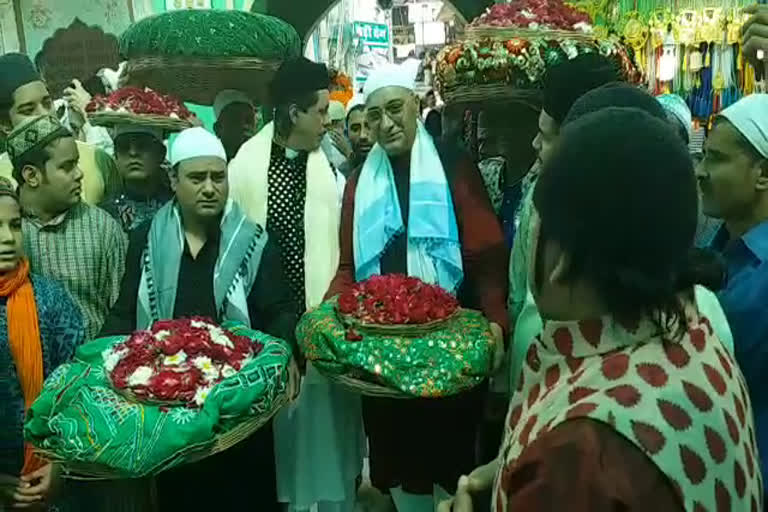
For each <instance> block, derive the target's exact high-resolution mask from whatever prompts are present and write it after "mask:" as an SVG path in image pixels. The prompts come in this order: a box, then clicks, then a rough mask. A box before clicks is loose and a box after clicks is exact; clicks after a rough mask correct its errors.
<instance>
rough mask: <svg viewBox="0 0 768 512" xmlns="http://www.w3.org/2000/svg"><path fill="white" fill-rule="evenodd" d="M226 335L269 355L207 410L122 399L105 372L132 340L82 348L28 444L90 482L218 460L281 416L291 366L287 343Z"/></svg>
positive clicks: (54, 385) (35, 421)
mask: <svg viewBox="0 0 768 512" xmlns="http://www.w3.org/2000/svg"><path fill="white" fill-rule="evenodd" d="M222 327H224V328H225V329H228V330H229V331H231V332H233V333H235V334H237V335H240V336H247V337H248V338H251V339H253V340H257V341H259V342H261V343H263V344H264V348H263V350H262V351H261V352H260V353H259V355H258V356H257V357H256V358H255V359H254V360H253V361H252V362H251V363H249V364H248V365H247V366H246V367H245V368H243V369H242V370H241V371H240V372H238V374H236V375H234V376H232V377H230V378H228V379H225V380H223V381H222V382H220V383H219V384H218V385H217V386H216V387H215V388H214V389H213V390H212V391H211V393H210V395H209V396H208V398H207V400H206V401H205V404H204V405H203V407H202V408H201V409H190V408H186V407H170V408H168V407H159V406H151V405H143V404H139V403H136V402H132V401H129V400H127V399H126V398H124V397H123V396H122V395H120V394H118V393H117V392H116V391H115V390H114V389H113V388H112V386H111V384H110V382H109V380H108V377H107V375H106V374H105V372H104V368H103V360H102V352H103V351H104V350H105V349H107V348H109V347H111V346H112V345H114V344H116V343H119V342H121V341H123V340H124V339H125V337H122V336H119V337H110V338H102V339H100V340H95V341H92V342H90V343H87V344H85V345H82V346H81V347H80V348H79V349H78V351H77V353H76V355H75V359H74V360H73V362H71V363H68V364H65V365H62V366H60V367H59V368H58V369H56V370H55V371H54V372H53V373H52V374H51V375H50V376H49V377H48V379H46V381H45V385H44V387H43V391H42V393H41V394H40V396H39V397H38V399H37V400H35V402H34V404H32V407H31V408H30V410H29V413H28V414H27V418H26V422H25V425H24V437H25V438H26V439H27V440H28V441H30V442H32V443H33V444H34V445H35V447H37V448H38V449H40V450H42V451H44V452H46V453H47V454H48V455H49V456H50V457H51V458H53V459H56V460H60V461H62V462H63V464H64V466H65V468H67V469H68V470H70V471H72V472H73V473H79V474H86V475H88V476H101V477H118V478H139V477H143V476H147V475H150V474H155V473H158V472H160V471H163V470H166V469H169V468H171V467H174V466H178V465H180V464H183V463H185V462H187V461H191V460H195V458H198V457H199V456H200V454H201V453H203V454H205V453H207V454H208V455H210V454H212V453H213V451H215V450H216V449H218V448H216V447H221V446H222V445H223V444H227V443H228V442H229V441H232V440H233V439H235V438H238V436H239V435H240V433H241V432H242V430H243V428H244V427H245V425H246V424H248V423H251V422H258V421H259V420H267V419H268V418H269V417H271V416H272V415H273V414H274V413H275V412H277V409H278V408H279V406H280V405H281V404H282V402H283V400H284V397H285V390H286V387H287V384H288V371H287V367H288V362H289V361H290V358H291V349H290V347H289V346H288V345H287V344H286V343H285V342H283V341H282V340H279V339H277V338H273V337H271V336H268V335H266V334H263V333H261V332H257V331H253V330H250V329H246V328H245V327H244V326H242V324H237V323H234V322H226V323H224V324H223V325H222ZM238 439H239V438H238ZM235 440H237V439H235ZM269 456H271V454H269Z"/></svg>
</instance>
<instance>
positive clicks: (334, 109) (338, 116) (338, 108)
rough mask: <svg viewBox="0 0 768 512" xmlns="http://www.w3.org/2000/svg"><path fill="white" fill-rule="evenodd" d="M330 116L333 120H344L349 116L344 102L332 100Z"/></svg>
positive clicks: (329, 109) (329, 110) (329, 106)
mask: <svg viewBox="0 0 768 512" xmlns="http://www.w3.org/2000/svg"><path fill="white" fill-rule="evenodd" d="M328 116H329V117H330V118H331V122H333V121H343V120H344V119H346V118H347V111H346V109H345V108H344V104H343V103H342V102H340V101H336V100H331V102H330V104H329V105H328Z"/></svg>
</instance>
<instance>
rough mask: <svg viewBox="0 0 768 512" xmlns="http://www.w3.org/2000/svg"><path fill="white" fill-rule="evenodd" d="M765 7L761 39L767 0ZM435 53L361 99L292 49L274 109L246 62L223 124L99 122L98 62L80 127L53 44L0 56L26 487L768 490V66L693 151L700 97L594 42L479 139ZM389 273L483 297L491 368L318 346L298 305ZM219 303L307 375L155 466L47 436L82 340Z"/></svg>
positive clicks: (13, 389)
mask: <svg viewBox="0 0 768 512" xmlns="http://www.w3.org/2000/svg"><path fill="white" fill-rule="evenodd" d="M749 12H750V13H751V14H753V15H754V16H753V18H752V19H751V20H750V22H749V23H748V24H747V25H746V26H745V37H746V41H745V54H749V55H751V54H752V53H753V52H755V51H756V50H757V48H758V47H760V46H761V45H762V46H768V45H766V43H768V28H766V27H768V11H766V10H764V9H763V10H760V9H758V8H754V9H750V10H749ZM747 50H748V51H749V52H748V51H747ZM757 64H758V65H760V63H759V62H758V63H757ZM414 71H415V70H414V69H412V67H411V66H396V65H387V66H385V67H383V68H381V69H378V70H376V71H375V72H374V73H373V74H372V75H371V76H370V77H369V79H368V81H367V82H366V84H365V88H364V90H363V91H362V93H361V94H360V95H358V96H356V97H355V98H354V99H353V100H352V101H351V102H350V104H349V105H347V106H346V107H345V106H344V105H342V104H340V103H337V102H332V101H330V99H329V95H330V94H329V87H330V81H329V74H328V70H327V69H326V67H325V66H324V65H322V64H316V63H313V62H310V61H308V60H307V59H304V58H299V59H294V60H290V61H286V62H285V63H284V64H283V65H282V67H281V68H280V70H279V71H278V72H277V74H276V76H275V78H274V81H273V84H272V87H271V101H272V105H273V106H274V115H273V116H270V117H272V118H273V120H272V121H270V122H268V123H266V124H265V125H264V126H263V127H262V128H260V129H259V130H258V131H257V130H256V126H257V125H258V119H257V115H256V113H257V109H256V108H255V106H254V104H253V103H252V100H251V99H250V98H248V97H247V96H245V95H244V94H242V93H240V92H238V91H234V90H228V91H222V92H221V93H220V94H219V95H218V97H217V99H216V102H215V105H214V111H215V115H216V118H217V121H216V124H215V126H214V130H213V131H214V133H211V132H209V131H206V130H205V129H204V128H202V127H196V128H189V129H187V130H184V131H182V132H181V133H180V134H179V135H178V136H177V137H176V138H175V140H174V141H173V143H172V144H170V145H169V144H168V143H167V141H166V137H167V135H168V134H167V133H163V132H162V131H160V130H157V129H155V128H152V127H149V126H142V125H141V124H140V123H139V124H137V123H133V124H125V125H118V126H116V127H114V129H113V130H111V131H110V132H106V131H104V130H100V129H94V127H92V126H90V124H89V123H88V118H87V114H86V113H85V109H84V103H85V102H86V99H87V93H84V92H83V90H82V84H80V83H79V82H73V85H72V87H71V88H70V89H68V90H67V93H66V94H65V99H64V101H65V102H66V104H67V108H68V109H69V110H72V111H76V112H78V113H79V115H80V118H78V119H79V122H78V123H75V125H76V126H72V125H70V126H66V123H62V121H61V119H59V117H57V116H56V109H55V108H54V99H53V98H52V97H51V95H50V93H49V90H48V88H47V86H46V84H45V82H44V80H43V79H42V78H41V77H40V75H39V74H38V72H37V70H36V69H35V67H34V65H33V64H32V62H31V61H30V60H29V59H28V58H27V57H26V56H24V55H21V54H7V55H4V56H1V57H0V125H2V126H3V128H5V131H6V132H7V141H6V145H7V153H5V154H3V155H2V156H0V297H2V304H1V305H0V307H1V311H0V377H2V378H1V379H0V411H1V413H0V432H2V433H0V510H5V509H9V510H12V509H15V508H29V507H33V508H38V509H46V508H48V509H58V510H81V511H85V510H88V511H91V510H93V511H102V510H104V511H116V510H117V511H123V510H125V511H144V510H161V511H167V510H213V509H216V510H250V509H254V510H285V509H286V508H287V509H288V510H291V511H297V512H299V511H300V512H304V511H309V510H314V509H317V510H318V511H320V512H351V511H352V510H355V507H363V508H365V509H369V510H374V511H379V510H381V511H386V510H395V509H396V510H398V511H401V512H404V511H405V512H409V511H428V510H434V508H435V507H436V506H439V507H440V509H441V510H446V511H447V510H455V511H460V512H465V511H470V510H473V509H482V508H486V507H488V506H491V507H492V508H494V509H495V510H496V511H497V512H501V511H502V510H510V511H516V510H537V511H538V510H541V511H545V510H547V511H548V510H571V511H576V512H579V511H587V510H590V511H609V510H627V511H640V510H650V509H652V508H653V509H658V510H663V511H667V510H675V511H678V510H685V511H694V510H768V509H764V508H763V507H764V502H763V494H764V483H763V480H762V476H761V475H762V471H761V468H762V467H764V466H763V465H762V464H761V459H760V457H759V449H760V448H762V449H764V450H765V449H768V448H766V447H767V446H768V402H767V400H766V396H764V395H763V394H762V384H763V381H762V380H761V375H762V371H763V370H765V369H766V368H768V350H767V349H766V348H765V346H764V345H765V344H766V343H767V342H768V309H767V308H768V306H767V305H768V95H765V94H754V95H751V96H748V97H745V98H743V99H741V100H740V101H739V102H737V103H736V104H734V105H733V106H731V107H729V108H728V109H726V110H724V111H723V112H722V113H721V114H719V115H718V116H717V117H716V118H715V119H714V122H713V124H712V128H711V130H709V134H708V138H707V140H706V142H705V144H704V147H703V154H702V155H701V158H699V159H698V160H700V161H699V162H698V164H697V165H696V166H695V167H694V156H693V155H692V154H691V151H690V148H689V142H690V141H689V137H690V126H691V117H690V111H688V110H686V109H687V107H686V105H685V103H684V102H682V101H681V100H680V98H670V97H666V98H660V99H656V98H654V97H652V96H651V95H649V94H648V93H647V92H646V91H645V90H643V89H641V88H638V87H635V86H632V85H629V84H626V83H622V82H621V79H620V74H619V72H618V70H617V69H616V68H615V66H614V64H613V63H612V61H611V60H609V59H608V58H606V57H603V56H600V55H596V54H586V55H582V56H579V57H577V58H575V59H573V60H571V61H568V62H565V63H562V64H559V65H558V66H555V67H553V68H551V69H550V70H549V71H548V72H547V75H546V77H545V80H544V84H543V91H542V98H541V109H540V111H538V112H534V111H533V110H532V109H530V107H526V110H525V111H524V112H523V111H520V112H522V113H520V114H519V116H518V117H514V118H509V117H508V116H505V115H504V114H502V113H500V112H504V110H503V109H502V110H501V111H494V110H493V109H489V110H487V111H485V112H483V115H482V116H481V120H480V139H481V140H480V151H479V154H478V155H475V156H472V154H471V151H470V150H471V144H467V143H466V141H465V140H460V139H459V138H458V137H456V134H455V133H453V132H452V131H446V132H445V133H444V134H441V133H440V132H438V131H436V130H434V129H429V130H428V129H427V127H426V126H425V123H424V122H423V121H422V119H423V118H426V117H428V116H432V117H433V118H434V114H435V113H436V111H435V110H434V104H433V103H431V101H432V99H430V100H429V101H430V103H428V104H427V110H426V111H425V110H423V105H422V103H421V102H420V100H419V98H418V97H417V96H416V94H415V92H414V90H415V73H414ZM171 92H172V91H171ZM536 116H538V118H537V120H538V125H537V126H536V125H535V124H533V123H532V122H528V121H533V120H536ZM516 122H517V125H519V126H516V127H515V128H514V130H513V129H511V128H510V125H514V124H515V123H516ZM523 125H525V126H523ZM527 125H530V126H528V127H527V128H526V126H527ZM518 128H519V129H518ZM515 137H516V138H515ZM107 139H108V140H107ZM525 147H528V148H530V149H528V150H523V149H522V148H525ZM110 153H111V154H110ZM694 169H695V170H694ZM704 216H708V217H711V218H717V219H720V220H721V221H722V222H721V223H720V224H718V229H717V232H716V233H715V235H714V237H713V239H712V240H711V241H710V242H708V243H707V244H705V245H707V247H705V248H701V247H699V248H696V245H697V236H698V235H697V234H699V233H700V232H701V225H702V222H703V219H704ZM698 245H702V244H698ZM388 273H401V274H408V275H411V276H415V277H419V278H421V279H422V280H424V281H426V282H430V283H435V284H438V285H440V286H441V287H443V288H444V289H446V290H448V291H450V292H451V293H454V294H455V295H456V296H457V298H458V299H459V302H460V303H461V305H462V306H463V307H466V308H473V309H477V310H479V311H481V312H482V313H483V314H484V316H485V317H486V319H487V320H488V321H489V325H490V330H491V333H492V335H493V339H494V361H493V369H492V370H493V371H492V373H493V379H492V380H493V381H494V382H492V383H491V385H490V386H489V383H488V382H486V383H485V384H483V385H481V386H479V387H477V388H475V389H473V390H470V391H466V392H463V393H460V394H457V395H455V396H451V397H447V398H442V399H432V400H427V399H413V400H393V399H385V398H375V397H361V396H360V395H357V394H354V393H352V392H350V391H347V390H345V389H343V388H341V387H339V386H337V385H335V384H332V383H331V382H330V381H329V380H328V379H327V378H325V377H323V376H322V375H321V374H319V373H318V372H317V370H316V369H315V368H314V367H313V366H312V365H311V363H307V362H306V361H304V360H303V358H302V357H301V350H300V349H299V347H298V346H297V344H296V337H295V326H296V322H297V321H298V319H299V318H300V316H301V315H302V314H303V313H304V312H305V311H307V310H308V309H311V308H314V307H316V306H318V305H319V304H320V303H321V302H322V301H323V300H325V299H327V298H329V297H332V296H333V295H335V294H337V293H339V292H341V291H343V290H344V289H345V288H347V287H349V286H351V285H352V284H353V283H355V282H357V281H361V280H364V279H366V278H368V277H370V276H372V275H376V274H388ZM193 315H200V316H206V317H210V318H214V319H216V320H217V321H223V320H239V321H242V322H244V323H246V324H247V325H250V326H251V327H252V328H254V329H258V330H261V331H264V332H266V333H269V334H271V335H274V336H276V337H279V338H281V339H284V340H286V342H288V343H289V344H291V346H292V347H293V354H294V357H293V359H292V361H291V363H290V368H289V373H290V382H291V384H290V389H289V394H290V398H291V399H292V400H293V403H292V404H291V405H290V406H288V407H285V408H284V409H283V410H282V411H281V412H280V413H279V414H278V415H277V416H276V417H275V419H274V420H273V421H272V422H270V423H269V424H268V425H267V426H265V427H264V428H262V429H261V430H259V431H258V432H257V433H255V434H254V435H253V436H251V437H250V438H248V439H247V440H245V441H243V442H242V443H240V444H238V445H236V446H235V447H233V448H231V449H229V450H227V451H224V452H222V453H220V454H217V455H214V456H212V457H209V458H207V459H205V460H202V461H200V462H197V463H194V464H189V465H185V466H181V467H179V468H176V469H173V470H170V471H166V472H163V473H160V474H159V475H156V476H155V477H152V478H143V479H136V480H111V481H109V480H108V481H78V480H71V479H64V478H62V475H61V474H60V468H59V467H58V466H57V465H56V464H51V463H50V462H48V461H46V460H44V459H42V458H41V457H40V456H39V455H37V454H36V453H35V451H34V449H33V447H32V446H31V445H29V444H28V443H25V442H24V436H23V421H24V415H25V411H26V410H27V409H28V408H29V406H30V404H31V403H32V402H33V401H34V399H35V397H36V396H37V395H38V394H39V393H40V390H41V389H42V385H43V381H44V379H45V378H46V377H47V376H49V375H50V374H51V372H53V370H55V368H56V367H58V366H59V365H61V364H63V363H65V362H66V361H67V360H69V359H70V358H71V357H73V354H74V351H75V349H76V347H77V346H79V345H81V344H83V343H88V341H89V340H92V339H94V338H97V337H100V336H106V335H112V334H126V333H130V332H132V331H134V330H137V329H145V328H147V327H148V326H150V325H152V323H154V322H155V321H157V320H162V319H169V318H181V317H188V316H193ZM500 390H501V392H502V393H503V394H504V395H503V396H504V407H505V408H506V405H507V404H509V407H508V414H507V418H506V420H504V421H501V420H499V421H498V422H497V424H496V425H495V434H494V433H493V432H494V428H491V429H490V431H491V434H490V435H483V436H479V434H480V432H481V430H483V431H484V430H485V429H483V428H482V426H483V422H484V420H485V418H486V415H487V408H486V404H487V403H488V397H489V396H490V395H492V394H494V393H498V392H499V391H500ZM502 431H503V433H502ZM486 433H487V432H486ZM483 444H488V445H489V446H490V448H489V449H488V450H483V449H481V448H480V446H481V445H483ZM485 452H488V454H490V455H488V454H486V453H485ZM366 457H367V459H368V461H369V470H368V471H364V460H365V459H366ZM363 477H364V478H363ZM361 480H365V481H364V482H362V484H361ZM489 498H490V500H489Z"/></svg>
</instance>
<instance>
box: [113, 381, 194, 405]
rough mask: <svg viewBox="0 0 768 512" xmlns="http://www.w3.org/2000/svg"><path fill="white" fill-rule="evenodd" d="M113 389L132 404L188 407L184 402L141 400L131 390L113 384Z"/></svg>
mask: <svg viewBox="0 0 768 512" xmlns="http://www.w3.org/2000/svg"><path fill="white" fill-rule="evenodd" d="M112 389H114V390H115V392H116V393H118V394H120V395H122V396H124V397H125V399H126V400H128V401H130V402H136V403H138V404H148V405H157V406H159V407H179V406H185V405H187V402H185V401H182V400H153V399H151V398H143V397H142V398H140V397H138V396H136V394H135V393H134V392H133V391H131V390H130V389H128V388H123V389H120V388H118V387H117V386H115V385H114V384H112Z"/></svg>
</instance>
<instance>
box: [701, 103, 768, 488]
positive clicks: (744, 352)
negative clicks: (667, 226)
mask: <svg viewBox="0 0 768 512" xmlns="http://www.w3.org/2000/svg"><path fill="white" fill-rule="evenodd" d="M697 175H698V178H699V183H700V185H701V192H702V202H703V209H704V213H705V214H707V215H709V216H712V217H717V218H721V219H723V221H724V225H723V226H722V228H721V229H720V230H719V232H718V233H717V235H716V236H715V239H714V241H713V243H712V247H713V248H714V249H716V250H717V251H719V252H720V253H721V254H722V255H723V258H724V259H725V263H726V266H727V282H726V286H725V288H724V289H723V290H722V291H721V292H720V294H719V298H720V302H721V303H722V306H723V309H724V310H725V314H726V316H727V317H728V321H729V323H730V325H731V330H732V331H733V338H734V346H735V352H736V359H737V361H738V363H739V365H740V366H741V370H742V372H743V374H744V377H745V378H746V381H747V386H748V387H749V394H750V397H751V400H752V410H753V411H754V414H755V425H756V428H757V432H756V436H757V443H758V448H759V450H760V451H762V453H763V457H764V459H763V460H764V461H766V460H768V459H765V455H766V454H768V392H767V391H766V389H765V384H766V379H768V94H755V95H752V96H747V97H746V98H744V99H742V100H741V101H739V102H738V103H736V104H734V105H733V106H731V107H729V108H728V109H726V110H724V111H723V112H722V114H721V115H720V116H719V117H718V119H717V120H716V121H715V125H714V127H713V129H712V131H711V133H710V135H709V138H708V139H707V142H706V144H705V146H704V160H702V162H701V163H700V164H699V166H698V169H697ZM762 467H763V474H768V473H766V470H768V464H766V463H765V462H764V463H763V466H762Z"/></svg>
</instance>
